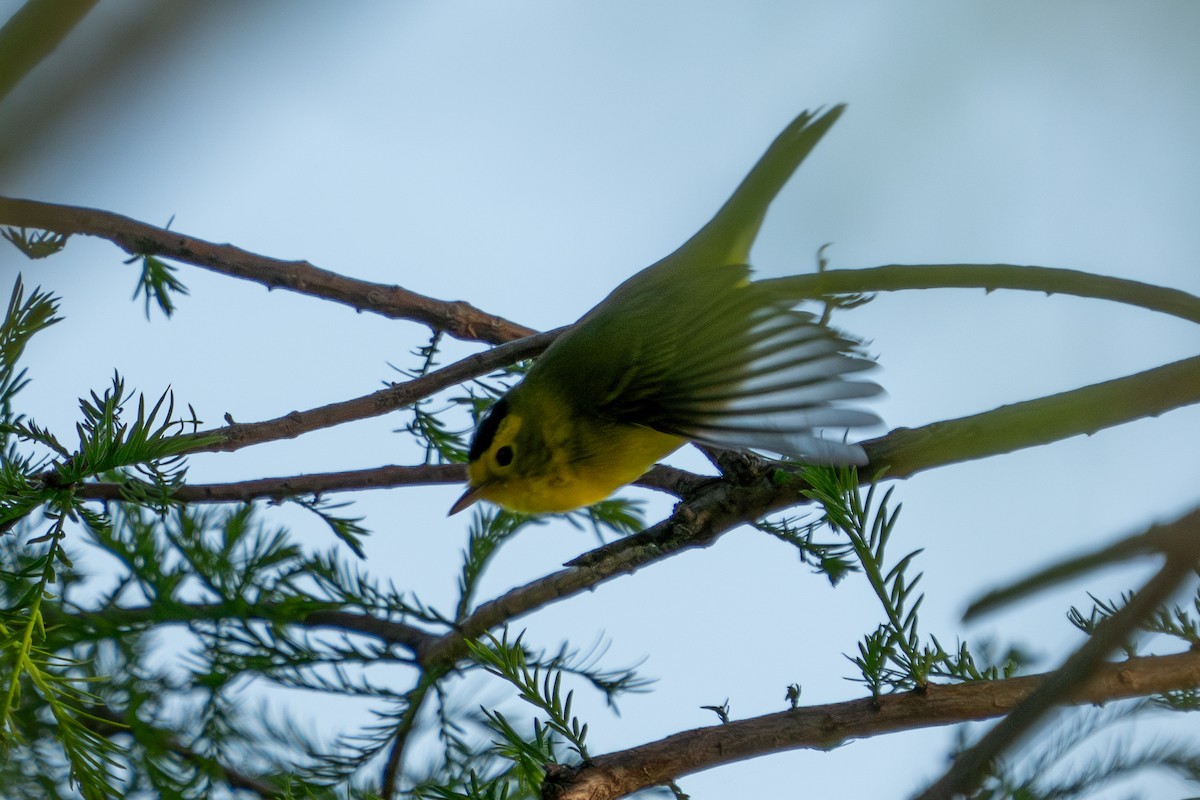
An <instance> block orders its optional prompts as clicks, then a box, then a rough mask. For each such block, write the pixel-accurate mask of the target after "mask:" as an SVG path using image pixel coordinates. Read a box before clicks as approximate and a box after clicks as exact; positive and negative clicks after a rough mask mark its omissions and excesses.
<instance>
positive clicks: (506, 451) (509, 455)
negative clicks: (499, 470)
mask: <svg viewBox="0 0 1200 800" xmlns="http://www.w3.org/2000/svg"><path fill="white" fill-rule="evenodd" d="M512 460H513V449H512V447H510V446H509V445H504V446H503V447H501V448H500V449H499V450H497V451H496V463H497V464H499V465H500V466H502V467H507V466H508V465H509V464H511V463H512Z"/></svg>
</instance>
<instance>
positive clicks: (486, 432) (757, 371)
mask: <svg viewBox="0 0 1200 800" xmlns="http://www.w3.org/2000/svg"><path fill="white" fill-rule="evenodd" d="M843 109H844V106H840V105H839V106H836V107H834V108H832V109H830V110H829V111H827V112H825V113H824V114H820V115H819V116H818V114H819V112H814V113H807V112H806V113H804V114H801V115H800V116H799V117H797V118H796V119H795V120H794V121H793V122H792V123H791V124H790V125H789V126H788V127H787V129H786V130H784V131H783V133H781V134H780V135H779V137H778V138H777V139H776V140H775V141H774V142H773V143H772V144H771V146H770V148H768V150H767V152H766V153H765V154H764V155H763V157H762V158H761V159H760V160H759V162H758V163H757V164H756V165H755V166H754V168H753V169H752V170H751V171H750V174H749V175H747V176H746V178H745V180H743V181H742V183H741V185H740V186H738V188H737V190H736V191H735V192H734V193H733V196H732V197H730V198H729V200H728V201H727V202H726V203H725V205H724V206H722V207H721V209H720V211H718V212H717V215H716V216H715V217H713V219H712V220H711V221H710V222H709V223H708V224H707V225H705V226H704V227H703V228H701V229H700V231H699V232H698V233H697V234H696V235H695V236H693V237H692V238H691V239H689V240H688V241H687V242H685V243H684V245H683V246H682V247H680V248H679V249H678V250H676V251H675V252H674V253H672V254H671V255H669V256H667V257H666V258H664V259H663V260H662V261H659V262H658V263H657V264H654V265H652V266H650V267H647V268H646V269H644V270H642V271H641V272H639V273H638V274H636V275H634V276H633V277H632V278H630V279H629V280H627V281H625V282H624V283H622V284H621V285H620V286H618V287H617V288H616V289H615V290H614V291H613V292H612V294H610V295H609V296H608V297H606V298H605V299H604V300H603V301H601V303H600V304H599V305H597V306H596V307H595V308H593V309H592V310H591V311H589V312H588V313H587V314H585V315H584V316H583V318H582V319H580V320H579V322H577V323H576V324H575V325H574V326H573V327H571V328H570V329H569V330H568V331H567V332H565V333H564V334H563V335H562V336H560V337H559V338H558V339H557V340H556V341H555V342H554V343H553V344H552V345H551V346H550V347H549V349H547V350H546V352H545V353H544V354H543V355H542V356H541V357H540V358H539V359H537V361H536V362H535V363H534V364H533V366H532V367H531V368H530V370H529V372H528V374H527V375H526V376H525V379H524V380H523V381H522V382H521V383H520V384H519V385H517V386H515V387H514V388H512V389H511V390H509V392H508V393H507V394H505V395H504V397H502V398H501V399H500V400H498V401H497V402H496V403H495V404H494V405H493V406H492V407H491V409H490V410H489V411H488V413H487V415H486V416H485V417H484V418H483V421H482V422H481V423H480V425H479V427H478V429H477V430H476V432H475V437H474V440H473V441H472V442H471V448H470V453H469V464H468V472H469V475H470V481H469V486H468V488H467V491H466V492H465V493H464V494H463V495H462V497H460V498H459V499H458V501H457V502H456V503H455V504H454V506H453V508H451V510H450V513H451V514H454V513H457V512H458V511H461V510H462V509H464V508H466V507H467V506H469V505H471V504H472V503H474V502H475V501H477V500H480V499H483V500H489V501H491V502H493V503H496V504H498V505H501V506H503V507H505V508H508V509H512V510H515V511H523V512H527V513H541V512H554V511H569V510H571V509H575V508H579V507H580V506H585V505H588V504H590V503H594V502H596V501H598V500H601V499H603V498H605V497H607V496H608V495H609V494H611V493H612V492H613V491H615V490H616V489H617V488H619V487H621V486H624V485H625V484H627V483H630V482H632V481H634V480H636V479H637V478H638V477H639V476H640V475H642V473H644V472H645V471H646V470H647V469H649V468H650V466H652V465H653V464H654V462H656V461H657V460H659V459H660V458H663V457H664V456H666V455H667V454H669V453H671V452H672V451H674V450H676V449H677V448H679V447H680V446H682V445H683V444H685V443H686V442H688V441H694V442H700V443H704V444H710V445H715V446H718V447H725V448H743V449H744V448H754V449H761V450H767V451H770V452H774V453H779V454H783V455H787V456H792V457H796V458H801V459H804V460H806V461H809V462H820V463H830V464H848V463H854V464H862V463H865V462H866V456H865V455H864V453H863V450H862V448H861V447H859V446H858V445H854V444H846V443H843V442H841V441H833V440H828V439H822V438H820V437H818V436H817V435H816V434H815V433H814V431H813V429H814V428H834V429H845V428H848V427H854V426H860V425H871V424H874V423H876V422H878V418H877V417H876V416H875V415H874V414H871V413H868V412H865V411H861V410H855V409H848V408H844V407H842V406H839V405H836V403H837V402H838V401H841V400H846V399H850V398H858V397H866V396H869V395H873V394H876V393H877V392H879V391H880V389H879V387H878V386H877V385H876V384H874V383H868V382H863V381H849V380H846V379H845V378H844V377H843V376H844V375H845V374H847V373H852V372H858V371H860V370H862V369H866V368H868V367H871V366H873V364H872V362H870V361H867V360H865V359H863V358H859V357H856V356H854V355H853V354H852V352H853V348H854V343H853V342H851V341H849V340H847V339H845V338H843V337H841V336H839V335H838V334H837V333H836V332H835V331H833V330H831V329H830V328H828V327H826V326H824V325H821V324H819V323H818V321H817V320H816V319H815V318H814V317H813V316H812V315H811V314H807V313H804V312H801V311H797V310H794V308H793V306H795V304H796V303H797V302H798V301H799V300H800V299H801V298H800V297H799V296H798V294H797V292H796V291H795V290H792V289H790V286H791V283H789V281H790V279H789V278H777V279H771V280H764V281H758V282H754V283H751V282H750V280H749V274H750V267H749V266H748V265H747V259H748V257H749V254H750V246H751V244H753V242H754V238H755V236H756V235H757V234H758V229H759V226H760V225H761V224H762V221H763V216H764V215H765V214H766V211H767V206H768V205H769V204H770V203H771V200H772V199H774V197H775V195H776V194H778V192H779V190H780V189H781V188H782V187H783V185H784V183H786V182H787V180H788V178H789V177H791V175H792V173H793V172H794V171H795V170H796V168H797V167H798V166H800V162H801V161H803V160H804V157H805V156H807V155H808V153H809V151H810V150H812V148H813V147H814V146H815V145H816V144H817V142H818V141H820V139H821V137H822V136H823V135H824V134H825V132H826V131H828V130H829V128H830V126H832V125H833V123H834V122H835V121H836V120H837V118H838V117H839V116H840V115H841V113H842V111H843Z"/></svg>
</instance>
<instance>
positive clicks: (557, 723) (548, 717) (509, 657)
mask: <svg viewBox="0 0 1200 800" xmlns="http://www.w3.org/2000/svg"><path fill="white" fill-rule="evenodd" d="M522 636H524V634H521V636H518V637H517V639H516V641H514V642H511V643H510V642H509V641H508V631H507V630H505V631H504V632H503V634H502V636H501V638H499V639H497V638H496V637H494V636H491V635H489V636H488V637H487V640H488V642H489V644H490V646H488V645H484V644H482V643H479V642H468V643H467V647H468V648H469V649H470V651H471V656H472V657H473V658H474V660H475V661H476V662H477V663H478V664H480V665H481V666H482V667H483V668H484V669H486V670H487V671H488V672H490V673H492V674H493V675H496V676H498V677H500V678H503V679H504V680H506V681H508V682H509V683H511V684H512V685H513V686H515V687H516V689H517V692H518V696H519V697H520V698H521V699H522V700H524V701H525V702H526V703H529V704H530V705H532V706H534V707H536V708H538V709H539V710H541V711H542V713H543V714H544V715H545V719H544V721H542V723H541V724H544V725H545V726H546V727H547V728H548V729H549V730H551V731H553V732H554V733H557V734H558V735H559V736H562V737H563V738H564V739H565V740H566V741H567V743H568V744H569V745H570V747H571V749H572V750H574V751H575V752H576V753H577V754H578V756H579V757H580V758H581V759H582V760H583V761H587V760H588V759H589V756H588V751H587V745H586V744H585V743H584V740H585V739H586V738H587V729H588V726H587V723H581V722H580V721H579V719H578V718H576V717H575V716H573V715H572V714H571V703H572V701H573V699H574V697H575V692H574V691H569V692H567V696H566V698H565V699H564V698H563V696H562V676H563V672H562V670H559V669H543V668H542V665H540V664H536V663H535V664H534V665H533V668H532V669H530V666H529V659H528V656H527V653H526V651H525V648H524V647H523V646H522V644H521V638H522ZM543 673H544V674H543ZM485 713H486V714H488V718H489V720H491V721H492V722H493V725H494V727H495V728H496V730H497V732H498V733H500V734H501V736H502V737H503V741H504V742H506V743H507V745H508V746H510V747H512V748H514V751H515V752H518V753H523V754H526V755H527V754H528V752H529V751H530V749H531V748H532V749H533V750H535V751H536V748H533V745H531V744H530V743H529V742H528V741H526V740H524V739H522V738H521V737H519V736H517V737H516V738H513V737H512V736H510V734H512V733H515V731H514V730H513V729H512V727H511V726H510V725H508V724H507V722H506V721H505V720H504V718H503V716H501V715H499V714H498V713H497V712H489V711H485ZM536 731H537V729H536V728H535V733H536ZM540 741H541V737H538V738H537V739H536V740H535V744H536V743H537V742H540ZM541 763H542V764H545V763H546V761H545V760H544V759H543V760H542V761H541Z"/></svg>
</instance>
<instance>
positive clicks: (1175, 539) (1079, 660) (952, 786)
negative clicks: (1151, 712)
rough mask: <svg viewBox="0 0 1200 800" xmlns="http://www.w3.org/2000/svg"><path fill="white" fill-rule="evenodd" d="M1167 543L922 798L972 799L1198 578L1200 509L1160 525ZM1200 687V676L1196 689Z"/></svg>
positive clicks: (919, 796) (944, 799)
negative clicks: (1159, 560)
mask: <svg viewBox="0 0 1200 800" xmlns="http://www.w3.org/2000/svg"><path fill="white" fill-rule="evenodd" d="M1159 534H1160V536H1162V537H1163V539H1164V540H1166V543H1167V544H1168V548H1167V549H1166V551H1165V552H1166V555H1167V560H1166V563H1165V564H1163V566H1162V569H1161V570H1159V572H1158V573H1157V574H1156V575H1155V576H1154V577H1153V578H1151V579H1150V580H1149V581H1148V582H1147V583H1146V585H1145V586H1143V587H1142V588H1141V589H1140V590H1138V592H1137V593H1136V594H1134V595H1133V597H1131V598H1130V599H1129V602H1128V603H1126V604H1125V605H1124V606H1123V607H1122V608H1121V609H1120V610H1119V611H1117V613H1115V614H1113V615H1112V616H1111V617H1108V618H1107V619H1105V620H1103V621H1102V622H1100V624H1099V625H1097V626H1096V629H1095V631H1094V632H1093V633H1092V635H1091V636H1090V637H1088V640H1087V641H1086V642H1084V643H1083V645H1082V646H1081V647H1080V648H1079V649H1078V650H1076V651H1075V652H1074V653H1072V654H1071V656H1070V657H1069V658H1068V659H1067V660H1066V661H1064V662H1063V664H1062V666H1061V667H1059V668H1058V669H1057V670H1055V671H1054V672H1052V673H1050V674H1049V675H1047V676H1043V680H1042V681H1041V682H1040V683H1039V684H1038V686H1037V688H1036V689H1035V690H1034V691H1033V692H1031V693H1030V694H1029V695H1028V696H1027V697H1025V698H1024V699H1023V700H1022V701H1021V702H1020V703H1019V704H1017V706H1016V707H1015V708H1013V709H1012V711H1011V712H1010V713H1009V714H1007V715H1006V716H1005V717H1004V719H1002V720H1000V722H998V723H997V724H996V726H995V727H993V728H992V729H991V730H990V731H988V732H987V733H986V734H985V735H984V736H983V738H981V739H980V740H979V741H978V742H977V743H976V744H975V745H974V746H973V747H971V748H970V749H968V750H965V751H964V752H962V753H960V754H959V755H958V757H957V758H956V759H954V763H953V764H952V765H951V767H950V769H949V770H947V771H946V773H945V774H944V775H943V776H942V777H941V778H938V780H937V781H935V782H934V783H933V785H931V786H930V787H929V788H927V789H926V790H925V791H924V792H922V793H921V794H920V795H918V800H953V798H955V797H963V796H966V795H969V794H970V793H971V792H972V791H974V790H975V788H976V787H977V786H978V785H979V781H980V780H981V779H982V777H983V775H984V772H985V770H986V769H987V767H988V765H989V764H990V763H992V762H993V761H994V760H995V759H996V758H998V757H999V756H1000V755H1001V754H1002V753H1004V752H1005V751H1007V750H1008V749H1009V748H1011V747H1012V746H1014V745H1015V744H1016V743H1017V742H1018V741H1019V740H1020V739H1021V738H1022V737H1023V736H1024V735H1025V734H1026V733H1028V732H1029V731H1030V730H1031V729H1032V728H1033V727H1034V726H1035V725H1036V724H1037V723H1038V722H1039V721H1040V720H1041V719H1042V718H1043V717H1045V715H1046V714H1048V713H1049V712H1050V709H1051V708H1053V707H1054V706H1055V705H1057V704H1059V703H1061V702H1063V701H1064V700H1065V699H1066V698H1067V697H1070V696H1071V695H1072V694H1073V693H1074V691H1075V689H1076V687H1079V686H1083V685H1089V684H1088V682H1089V680H1090V678H1091V676H1092V675H1093V674H1095V673H1096V672H1097V671H1098V670H1099V669H1100V668H1101V667H1102V666H1104V663H1103V662H1104V659H1105V658H1107V657H1108V655H1109V654H1110V653H1112V652H1113V651H1114V650H1116V649H1117V648H1118V647H1120V646H1121V645H1123V644H1125V643H1126V642H1128V641H1129V638H1130V636H1131V634H1132V633H1133V630H1134V628H1136V627H1137V625H1138V624H1139V623H1141V622H1142V620H1144V619H1146V617H1148V616H1150V615H1151V614H1153V613H1154V611H1155V609H1157V608H1159V606H1161V605H1162V604H1163V603H1164V602H1166V600H1167V599H1168V598H1169V597H1170V596H1171V595H1172V594H1173V593H1174V592H1175V590H1176V589H1177V588H1179V585H1180V584H1181V583H1183V581H1184V580H1185V579H1186V578H1188V577H1189V576H1191V575H1194V574H1195V569H1196V563H1197V561H1200V509H1198V510H1196V511H1193V512H1191V513H1190V514H1187V515H1186V516H1184V517H1181V518H1180V519H1178V520H1176V521H1175V522H1173V523H1171V524H1170V525H1165V526H1161V527H1160V528H1159ZM1197 685H1200V677H1198V680H1197V683H1193V684H1192V686H1191V687H1177V688H1192V687H1195V686H1197Z"/></svg>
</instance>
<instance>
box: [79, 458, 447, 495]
mask: <svg viewBox="0 0 1200 800" xmlns="http://www.w3.org/2000/svg"><path fill="white" fill-rule="evenodd" d="M465 477H466V471H465V470H464V468H463V465H462V464H418V465H416V466H411V467H409V466H395V465H389V466H386V467H372V468H371V469H352V470H346V471H344V472H318V473H313V474H311V475H287V476H282V477H277V478H258V479H256V480H250V481H237V482H235V483H207V484H189V485H185V486H180V487H179V488H178V489H176V490H175V491H174V492H172V493H171V499H172V500H176V501H179V502H181V503H248V502H250V501H251V500H258V499H262V498H267V499H271V500H275V501H280V500H283V499H284V498H287V497H298V496H301V495H308V494H312V495H323V494H332V493H334V492H354V491H360V490H363V489H391V488H394V487H396V486H431V485H437V484H443V483H461V482H462V481H463V479H464V478H465ZM138 483H139V485H140V486H142V487H144V488H146V489H147V490H150V489H151V486H150V484H148V483H140V482H138ZM125 488H126V485H125V484H121V483H100V482H98V483H85V484H82V485H80V486H78V487H77V488H76V490H75V495H76V496H77V497H80V498H84V499H87V500H104V501H108V502H116V501H121V500H124V499H125V494H124V491H125Z"/></svg>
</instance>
